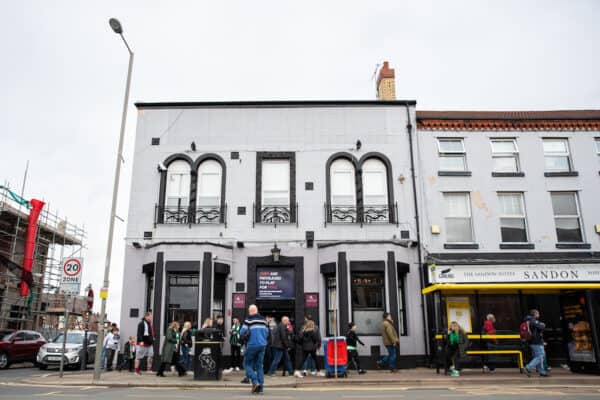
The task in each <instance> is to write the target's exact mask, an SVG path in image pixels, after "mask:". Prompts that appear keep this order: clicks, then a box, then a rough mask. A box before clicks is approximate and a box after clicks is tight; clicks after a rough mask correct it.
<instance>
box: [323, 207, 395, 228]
mask: <svg viewBox="0 0 600 400" xmlns="http://www.w3.org/2000/svg"><path fill="white" fill-rule="evenodd" d="M324 209H325V226H327V223H330V224H360V226H361V227H362V226H363V225H364V224H396V226H398V203H394V204H385V205H363V206H346V205H335V204H329V203H325V205H324Z"/></svg>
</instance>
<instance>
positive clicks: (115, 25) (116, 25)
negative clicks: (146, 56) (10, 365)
mask: <svg viewBox="0 0 600 400" xmlns="http://www.w3.org/2000/svg"><path fill="white" fill-rule="evenodd" d="M108 23H109V24H110V27H111V28H112V30H113V31H114V32H115V33H116V34H117V35H119V36H121V39H123V43H125V47H126V48H127V51H128V52H129V68H128V70H127V86H126V87H125V100H124V101H123V115H122V117H121V134H120V136H119V149H118V152H117V161H116V166H115V182H114V186H113V196H112V206H111V209H110V223H109V225H108V244H107V246H106V262H105V265H104V284H103V288H102V290H101V293H100V297H101V299H102V302H101V308H100V320H99V321H98V341H97V342H96V357H95V359H94V380H98V379H100V372H101V371H100V361H101V357H102V344H103V343H104V316H105V314H106V297H107V294H108V275H109V273H110V257H111V254H112V243H113V233H114V228H115V215H116V208H117V195H118V191H119V178H120V176H121V163H122V161H123V139H124V137H125V122H126V120H127V103H128V102H129V86H130V85H131V70H132V68H133V51H131V48H130V47H129V44H128V43H127V41H126V40H125V37H123V27H122V26H121V23H120V22H119V20H118V19H116V18H111V19H110V20H109V21H108Z"/></svg>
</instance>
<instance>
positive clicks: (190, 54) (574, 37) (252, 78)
mask: <svg viewBox="0 0 600 400" xmlns="http://www.w3.org/2000/svg"><path fill="white" fill-rule="evenodd" d="M110 17H117V18H118V19H120V21H121V22H122V24H123V26H124V29H125V36H126V37H127V40H128V41H129V43H130V44H131V46H132V47H133V49H134V51H135V53H136V59H135V65H134V72H133V81H132V88H131V101H130V109H129V112H130V114H129V119H128V124H127V132H126V134H127V140H126V147H125V155H124V156H125V165H124V170H123V177H122V180H121V190H120V195H119V207H118V214H119V215H120V216H122V217H123V218H125V217H126V216H127V203H128V195H129V188H130V176H131V160H132V144H133V138H134V135H135V125H136V112H135V108H134V107H133V105H132V104H133V102H134V101H205V100H255V99H258V100H291V99H336V100H337V99H340V100H346V99H373V98H374V93H375V90H374V82H373V81H372V76H373V71H374V70H375V67H376V65H377V64H378V63H381V62H382V61H383V60H388V61H390V64H391V65H392V67H393V68H395V69H396V90H397V97H398V98H399V99H415V100H417V109H420V110H426V109H427V110H433V109H442V110H451V109H458V110H465V109H476V110H539V109H578V108H585V109H590V108H595V109H598V108H600V75H599V73H598V71H600V52H599V51H598V47H599V43H600V24H599V23H598V17H600V1H594V0H590V1H583V0H580V1H568V0H565V1H524V0H518V1H506V0H504V1H481V0H474V1H452V2H450V1H446V0H440V1H424V0H413V1H398V0H395V1H369V2H367V1H348V0H346V1H322V0H321V1H294V2H292V1H281V0H278V1H263V0H256V1H247V0H244V1H218V2H216V1H211V2H209V1H162V2H159V1H149V0H143V1H141V0H140V1H124V0H120V1H96V2H92V1H47V0H39V1H23V0H21V1H8V0H0V20H1V23H0V38H1V39H0V46H1V47H0V90H1V93H2V94H1V95H0V116H1V123H0V149H1V150H2V151H1V156H0V183H4V181H5V180H8V181H9V182H11V183H12V185H13V187H14V186H17V187H20V185H21V180H22V176H23V171H24V169H25V163H26V160H30V170H29V179H28V182H27V187H26V190H25V197H26V198H34V197H35V198H42V199H45V200H46V201H48V202H49V203H50V207H51V208H52V209H55V210H56V209H58V211H59V212H60V214H61V215H67V216H68V218H69V221H73V222H75V223H78V224H81V225H83V224H85V227H86V229H87V231H88V236H89V237H88V241H87V247H88V248H87V250H86V251H85V253H84V257H85V265H84V284H87V283H88V282H92V283H93V286H94V287H95V288H96V289H98V288H99V287H100V286H101V283H102V276H103V271H104V254H105V252H106V237H107V230H108V220H109V212H110V201H111V191H112V182H113V174H114V162H115V152H116V147H117V140H118V134H119V123H120V117H121V106H122V98H123V93H124V87H125V78H126V73H127V52H126V50H125V48H124V46H123V43H122V42H121V40H120V39H119V37H118V36H117V35H115V34H114V33H113V32H112V31H111V30H110V27H109V25H108V19H109V18H110ZM124 228H125V226H124V224H123V223H121V222H117V230H116V236H115V250H114V253H113V262H112V270H111V289H110V296H109V300H110V301H109V308H108V311H109V319H111V320H114V319H117V318H118V314H119V310H120V305H119V304H120V293H121V289H122V281H121V276H122V269H123V245H124V232H125V229H124ZM130 267H139V266H130Z"/></svg>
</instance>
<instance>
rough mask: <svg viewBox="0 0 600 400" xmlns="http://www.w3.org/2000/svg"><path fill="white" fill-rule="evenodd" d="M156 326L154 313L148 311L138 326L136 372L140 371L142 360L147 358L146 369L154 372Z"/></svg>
mask: <svg viewBox="0 0 600 400" xmlns="http://www.w3.org/2000/svg"><path fill="white" fill-rule="evenodd" d="M153 344H154V327H153V326H152V313H151V312H150V311H147V312H146V314H144V318H143V319H142V320H141V321H140V323H139V324H138V328H137V346H136V352H135V374H136V375H141V373H140V361H141V360H143V359H144V358H146V370H147V371H148V372H152V357H154V349H153V348H152V345H153Z"/></svg>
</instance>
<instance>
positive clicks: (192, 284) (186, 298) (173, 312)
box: [167, 273, 199, 325]
mask: <svg viewBox="0 0 600 400" xmlns="http://www.w3.org/2000/svg"><path fill="white" fill-rule="evenodd" d="M168 283H169V286H168V288H167V295H168V305H169V306H168V309H167V323H169V322H171V321H179V322H180V323H183V322H185V321H190V322H191V323H192V325H197V324H198V299H199V297H198V295H199V287H198V285H199V277H198V274H190V273H170V274H169V275H168Z"/></svg>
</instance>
